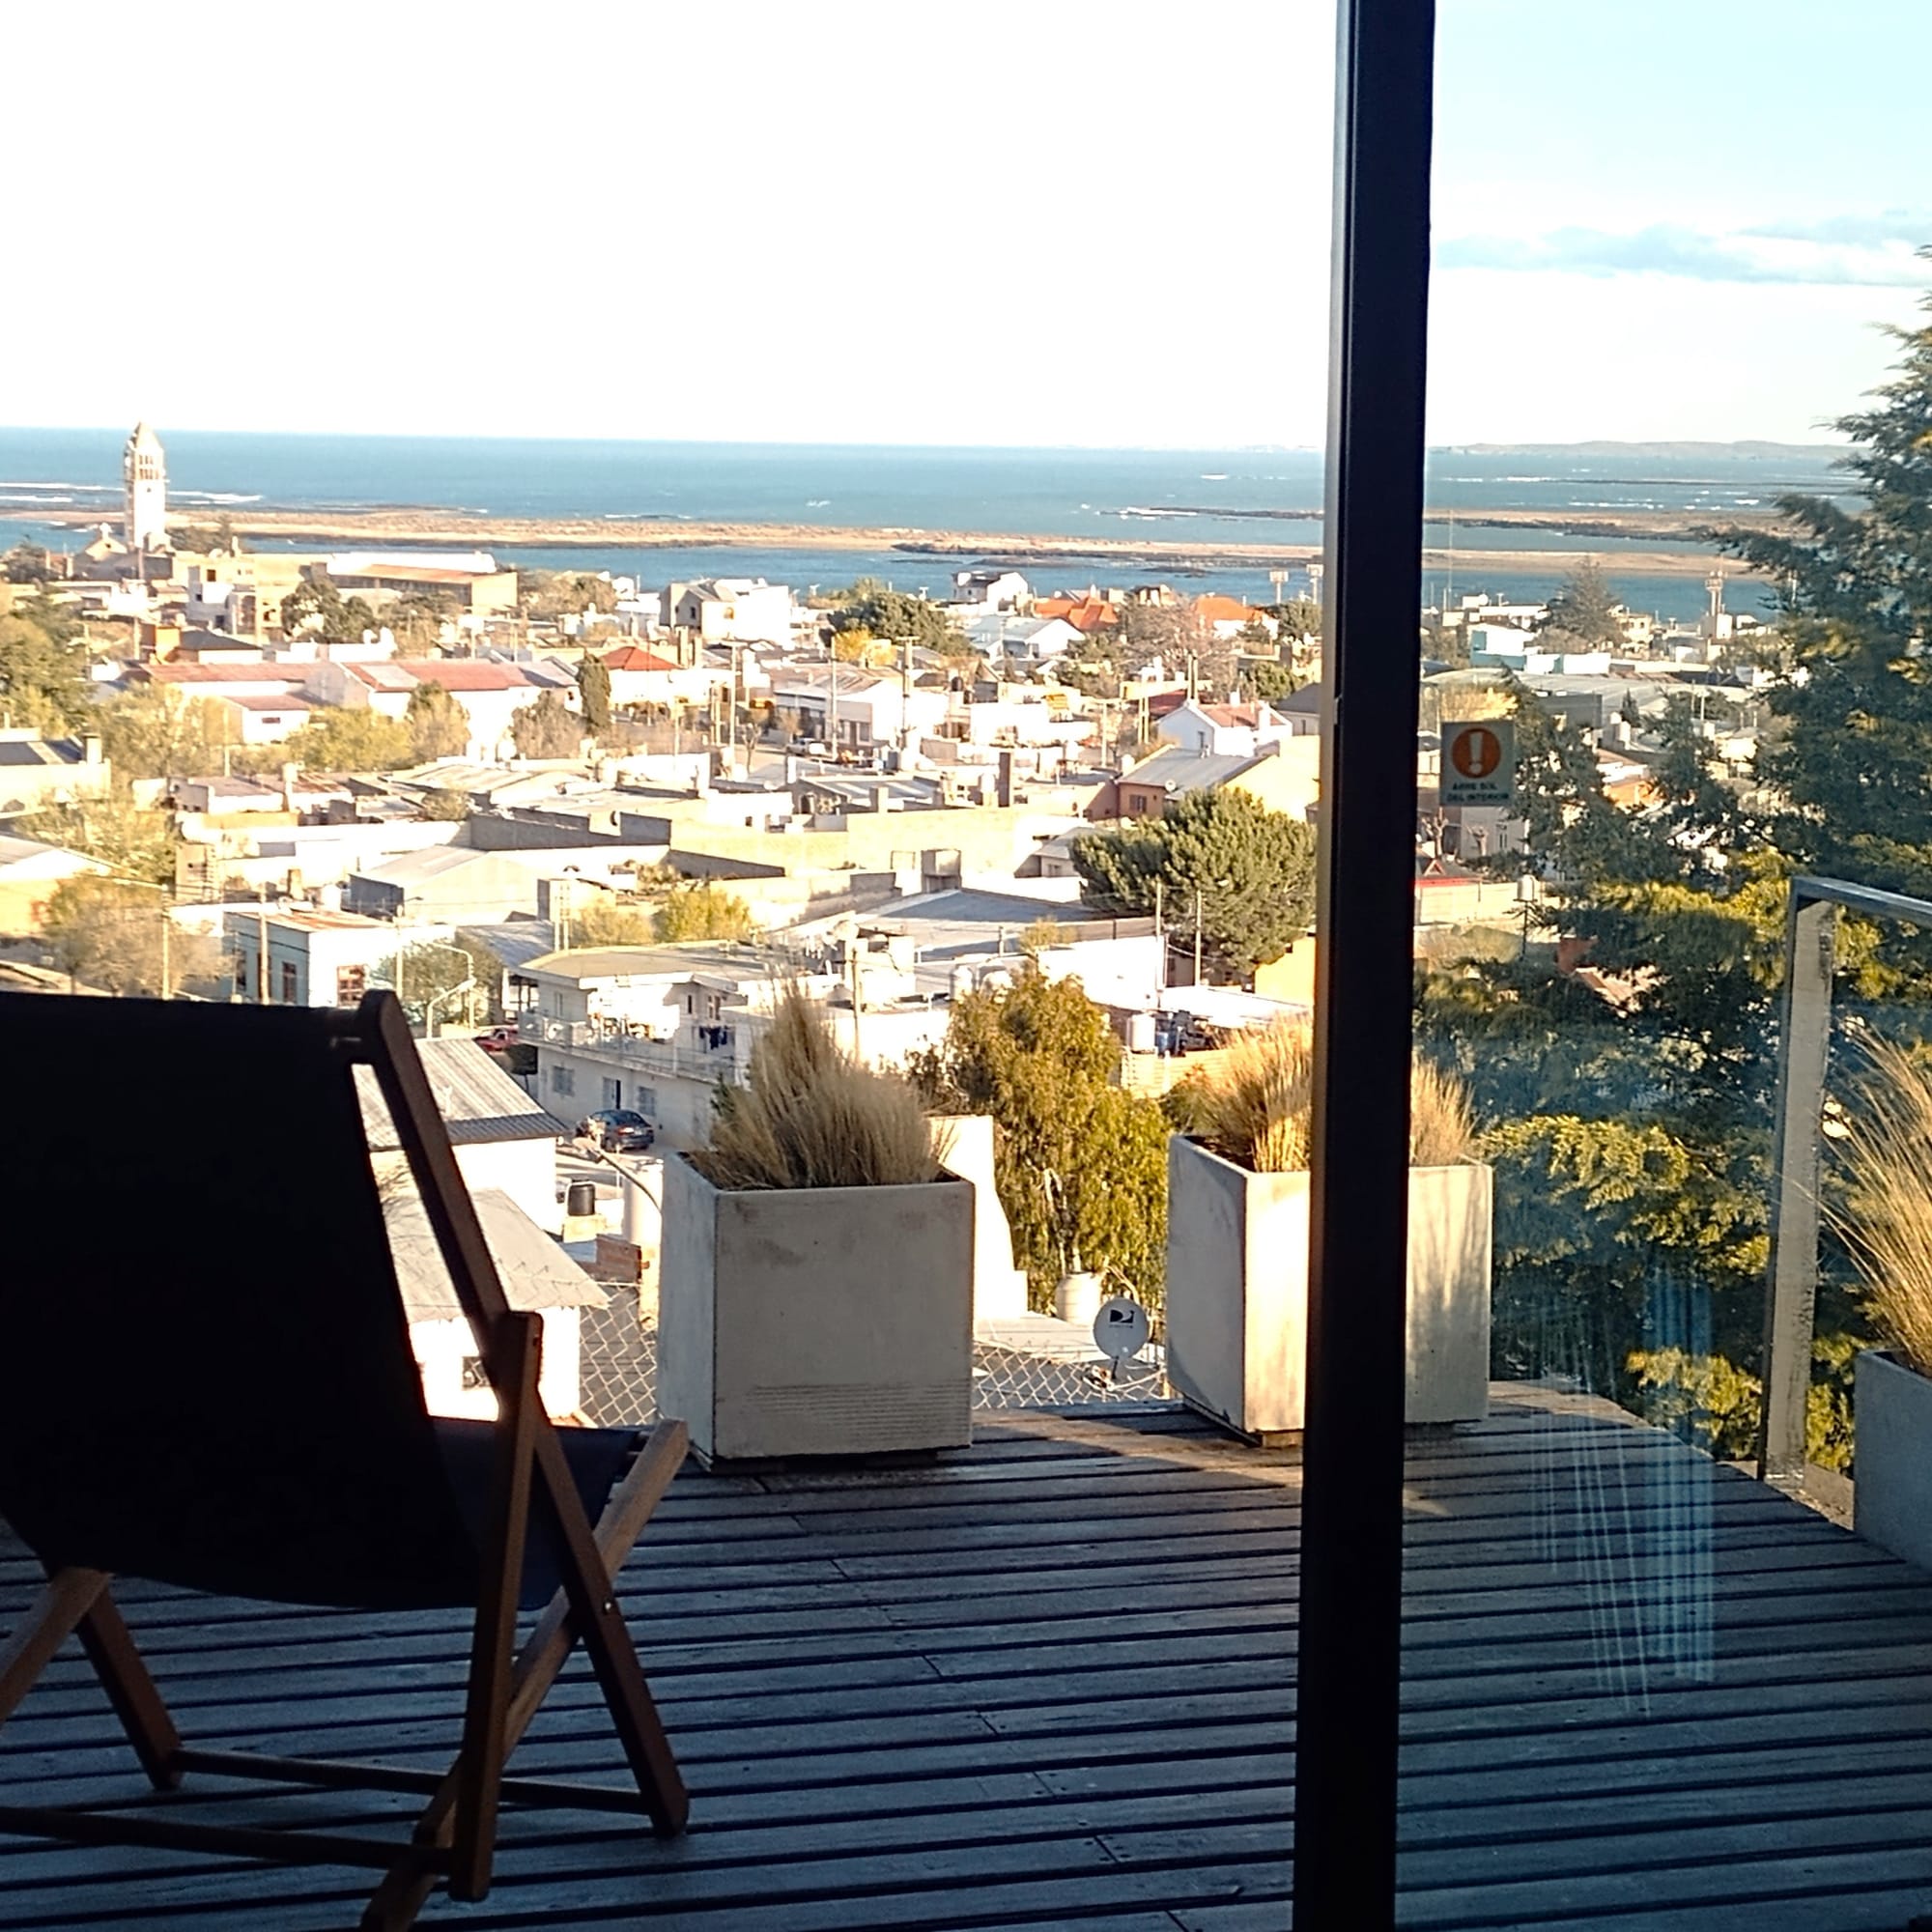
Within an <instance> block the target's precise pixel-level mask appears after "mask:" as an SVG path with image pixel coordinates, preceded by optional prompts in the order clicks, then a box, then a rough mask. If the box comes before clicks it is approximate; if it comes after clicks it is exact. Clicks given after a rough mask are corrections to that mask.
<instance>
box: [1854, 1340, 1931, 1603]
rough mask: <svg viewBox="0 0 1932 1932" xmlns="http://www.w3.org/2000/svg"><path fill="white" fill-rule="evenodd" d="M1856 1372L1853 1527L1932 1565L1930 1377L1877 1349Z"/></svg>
mask: <svg viewBox="0 0 1932 1932" xmlns="http://www.w3.org/2000/svg"><path fill="white" fill-rule="evenodd" d="M1855 1375H1856V1380H1855V1383H1854V1391H1853V1392H1854V1401H1855V1405H1856V1406H1855V1407H1854V1410H1853V1413H1854V1415H1855V1416H1856V1417H1857V1422H1858V1435H1857V1437H1856V1438H1855V1439H1856V1443H1857V1460H1856V1462H1855V1463H1853V1466H1852V1527H1853V1528H1854V1529H1855V1530H1857V1531H1858V1533H1859V1534H1860V1535H1861V1536H1862V1537H1863V1538H1864V1539H1865V1540H1866V1541H1867V1542H1869V1543H1876V1544H1877V1545H1878V1546H1879V1548H1881V1549H1889V1550H1890V1551H1891V1553H1892V1554H1893V1555H1894V1556H1902V1557H1903V1558H1904V1559H1905V1560H1906V1562H1908V1563H1916V1564H1917V1565H1918V1567H1919V1569H1921V1570H1932V1380H1927V1378H1925V1377H1923V1376H1921V1375H1920V1374H1919V1373H1918V1370H1917V1369H1909V1368H1907V1367H1906V1366H1905V1364H1904V1363H1903V1362H1900V1361H1898V1360H1897V1359H1895V1358H1894V1357H1893V1356H1891V1355H1889V1354H1885V1353H1882V1352H1881V1351H1879V1350H1867V1351H1866V1352H1865V1353H1864V1354H1862V1355H1861V1356H1860V1357H1859V1359H1858V1366H1857V1369H1856V1371H1855Z"/></svg>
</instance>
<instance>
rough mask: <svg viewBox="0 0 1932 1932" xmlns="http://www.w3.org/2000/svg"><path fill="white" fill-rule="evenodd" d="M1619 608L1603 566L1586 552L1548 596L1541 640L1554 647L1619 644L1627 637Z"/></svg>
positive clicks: (1593, 647)
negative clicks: (1547, 614)
mask: <svg viewBox="0 0 1932 1932" xmlns="http://www.w3.org/2000/svg"><path fill="white" fill-rule="evenodd" d="M1622 611H1623V603H1622V600H1621V599H1620V598H1619V597H1618V596H1617V593H1616V592H1615V591H1614V590H1612V589H1611V588H1610V584H1609V580H1608V579H1607V578H1605V575H1604V572H1603V568H1602V566H1601V565H1600V564H1599V563H1598V562H1597V560H1596V558H1595V557H1588V556H1586V557H1585V558H1584V559H1583V561H1582V562H1581V563H1579V564H1577V566H1576V568H1575V569H1574V570H1572V571H1571V572H1570V574H1569V575H1568V576H1567V577H1566V578H1564V580H1563V582H1562V583H1561V584H1560V585H1559V586H1558V588H1557V590H1556V591H1555V593H1554V594H1553V595H1552V596H1551V598H1550V600H1549V616H1548V621H1547V623H1546V624H1545V626H1544V631H1543V639H1542V641H1543V642H1544V643H1545V644H1546V645H1547V646H1548V648H1551V649H1556V650H1563V649H1571V650H1575V649H1586V650H1587V649H1602V648H1604V647H1605V646H1608V647H1610V648H1617V647H1620V646H1621V645H1622V644H1623V643H1624V642H1625V641H1626V639H1625V638H1624V627H1623V621H1622V615H1621V613H1622Z"/></svg>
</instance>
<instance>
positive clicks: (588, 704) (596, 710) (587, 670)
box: [577, 650, 611, 731]
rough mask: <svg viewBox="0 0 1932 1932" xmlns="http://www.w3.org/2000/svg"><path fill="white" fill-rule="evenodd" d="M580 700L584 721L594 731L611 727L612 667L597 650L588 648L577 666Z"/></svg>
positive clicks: (606, 729)
mask: <svg viewBox="0 0 1932 1932" xmlns="http://www.w3.org/2000/svg"><path fill="white" fill-rule="evenodd" d="M577 695H578V702H579V704H580V705H582V709H583V722H584V724H586V725H588V726H589V727H590V728H591V730H593V731H608V730H609V729H610V728H611V667H610V666H609V665H607V664H606V663H605V662H604V660H603V659H602V658H601V657H599V656H598V655H597V653H596V652H595V651H590V650H586V651H585V652H584V653H583V657H582V662H581V663H580V664H579V665H578V667H577Z"/></svg>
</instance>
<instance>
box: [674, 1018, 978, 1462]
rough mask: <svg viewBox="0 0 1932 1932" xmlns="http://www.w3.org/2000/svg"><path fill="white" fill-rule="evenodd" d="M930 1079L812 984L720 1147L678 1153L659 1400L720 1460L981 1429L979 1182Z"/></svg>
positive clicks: (725, 1127) (751, 1078)
mask: <svg viewBox="0 0 1932 1932" xmlns="http://www.w3.org/2000/svg"><path fill="white" fill-rule="evenodd" d="M943 1140H944V1135H943V1133H942V1134H939V1135H935V1132H934V1129H933V1125H932V1123H931V1122H928V1121H927V1119H926V1116H925V1113H924V1110H923V1106H922V1105H921V1102H920V1099H919V1095H918V1094H917V1092H916V1091H915V1090H914V1088H913V1087H912V1085H911V1083H910V1082H908V1081H906V1080H904V1079H902V1078H900V1077H899V1076H898V1075H896V1074H893V1073H886V1072H880V1071H877V1070H874V1069H872V1068H869V1067H865V1066H861V1065H858V1064H857V1063H856V1062H855V1061H853V1060H852V1059H851V1058H850V1057H849V1056H848V1055H846V1054H845V1053H843V1052H842V1051H841V1050H840V1049H839V1047H838V1044H837V1043H836V1042H835V1040H834V1039H833V1037H832V1032H831V1029H830V1027H829V1026H828V1025H827V1023H826V1019H825V1015H824V1013H823V1012H822V1011H821V1010H820V1009H819V1008H817V1007H816V1006H814V1005H813V1004H812V1003H811V1002H810V1000H809V999H808V998H807V997H806V996H805V995H804V994H803V993H802V992H800V991H799V990H798V989H797V988H796V987H789V988H786V989H784V990H783V991H782V992H781V995H780V998H779V1001H778V1008H777V1011H776V1012H775V1014H774V1016H773V1020H772V1025H771V1029H770V1031H769V1032H768V1033H767V1034H765V1036H764V1037H762V1038H761V1039H760V1040H759V1041H758V1042H757V1044H756V1045H755V1046H754V1047H753V1050H752V1057H751V1063H750V1065H749V1068H748V1071H747V1085H746V1086H744V1087H743V1088H737V1089H732V1088H720V1090H719V1093H718V1096H717V1101H716V1104H715V1110H714V1118H713V1122H712V1128H711V1139H710V1144H709V1145H708V1146H706V1147H704V1148H700V1149H698V1150H696V1151H693V1152H691V1153H688V1154H685V1155H682V1156H678V1155H671V1156H668V1157H667V1159H666V1161H665V1169H664V1176H665V1180H664V1188H665V1198H664V1248H663V1254H662V1259H661V1263H660V1275H659V1289H658V1294H659V1312H658V1407H659V1410H660V1412H661V1413H663V1414H665V1415H668V1416H675V1417H677V1418H679V1419H680V1420H682V1421H684V1422H685V1423H687V1424H688V1425H689V1426H690V1430H691V1440H692V1446H693V1447H694V1448H696V1450H697V1451H698V1453H699V1454H700V1455H701V1456H703V1457H705V1458H706V1459H707V1460H708V1461H711V1462H714V1463H716V1462H720V1461H725V1462H730V1461H747V1460H751V1459H759V1460H763V1459H768V1458H777V1457H796V1456H825V1455H864V1454H875V1453H880V1452H890V1451H908V1450H933V1449H945V1448H953V1447H960V1446H963V1445H964V1444H966V1443H967V1442H968V1441H969V1440H970V1439H971V1408H972V1389H973V1252H974V1214H973V1188H972V1186H971V1184H970V1183H969V1182H967V1181H964V1180H959V1179H953V1178H952V1177H950V1176H948V1175H946V1174H945V1173H944V1172H943V1171H942V1168H943V1162H944V1160H945V1158H946V1152H947V1150H946V1148H945V1147H944V1146H943V1145H942V1144H941V1143H942V1142H943Z"/></svg>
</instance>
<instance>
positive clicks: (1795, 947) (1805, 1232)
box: [1757, 879, 1838, 1480]
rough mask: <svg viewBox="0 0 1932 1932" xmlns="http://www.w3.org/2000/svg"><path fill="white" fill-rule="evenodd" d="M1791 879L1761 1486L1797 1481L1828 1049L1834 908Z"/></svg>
mask: <svg viewBox="0 0 1932 1932" xmlns="http://www.w3.org/2000/svg"><path fill="white" fill-rule="evenodd" d="M1809 883H1810V882H1809V881H1808V880H1804V879H1794V880H1793V881H1792V884H1791V900H1790V904H1789V906H1788V908H1787V910H1786V913H1785V920H1784V998H1783V1003H1782V1004H1783V1024H1782V1026H1781V1028H1780V1030H1779V1034H1778V1041H1777V1108H1776V1145H1775V1149H1774V1151H1773V1154H1772V1184H1771V1258H1770V1261H1769V1262H1768V1264H1767V1280H1766V1284H1765V1298H1764V1414H1763V1419H1762V1422H1761V1424H1760V1429H1759V1437H1758V1457H1757V1472H1758V1475H1759V1477H1760V1479H1766V1480H1768V1479H1771V1478H1774V1477H1779V1476H1785V1477H1789V1476H1797V1475H1802V1474H1803V1473H1804V1463H1805V1455H1804V1411H1805V1404H1806V1398H1807V1396H1808V1394H1809V1392H1810V1388H1811V1340H1812V1334H1813V1329H1814V1326H1815V1317H1816V1311H1817V1299H1818V1169H1819V1161H1818V1143H1819V1130H1820V1128H1821V1126H1822V1124H1823V1121H1824V1110H1825V1063H1826V1059H1827V1056H1828V1055H1829V1053H1830V1051H1831V1044H1832V968H1833V955H1834V952H1835V950H1836V948H1835V941H1836V937H1837V927H1838V907H1837V904H1836V902H1835V901H1834V900H1833V899H1828V898H1818V897H1812V896H1810V895H1808V894H1807V892H1806V890H1805V888H1806V887H1807V886H1808V885H1809Z"/></svg>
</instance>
